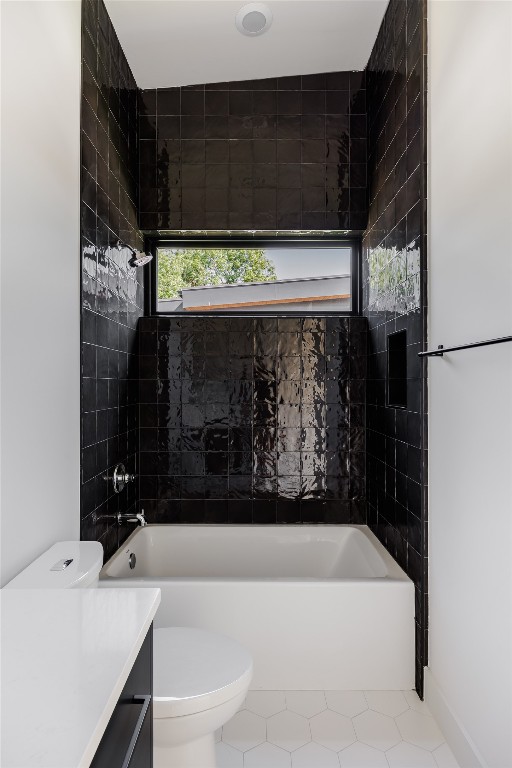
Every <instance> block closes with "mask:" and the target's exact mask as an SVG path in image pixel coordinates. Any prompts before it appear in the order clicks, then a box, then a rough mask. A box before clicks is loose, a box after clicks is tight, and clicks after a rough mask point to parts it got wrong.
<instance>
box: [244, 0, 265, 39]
mask: <svg viewBox="0 0 512 768" xmlns="http://www.w3.org/2000/svg"><path fill="white" fill-rule="evenodd" d="M271 24H272V11H271V10H270V8H269V7H268V6H267V5H265V3H247V5H244V6H243V8H240V10H239V11H238V13H237V15H236V18H235V25H236V28H237V29H238V31H239V32H241V33H242V35H248V36H249V37H255V36H256V35H262V34H263V32H266V31H267V29H268V28H269V27H270V25H271Z"/></svg>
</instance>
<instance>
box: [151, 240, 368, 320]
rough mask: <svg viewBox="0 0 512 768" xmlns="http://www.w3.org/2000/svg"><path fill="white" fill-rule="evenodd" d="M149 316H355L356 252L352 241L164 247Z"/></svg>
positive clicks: (171, 244)
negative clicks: (344, 314)
mask: <svg viewBox="0 0 512 768" xmlns="http://www.w3.org/2000/svg"><path fill="white" fill-rule="evenodd" d="M154 254H155V256H156V258H155V259H154V262H153V264H154V267H153V281H152V282H153V289H152V290H153V297H152V304H153V306H152V311H156V312H160V313H165V314H169V313H174V312H177V313H212V312H216V313H219V312H220V313H236V314H239V313H241V312H251V313H255V312H265V313H275V312H279V313H283V312H292V313H301V314H302V313H313V314H322V313H332V312H353V311H356V310H357V303H358V302H357V282H356V279H357V275H358V263H357V254H358V249H357V246H356V244H355V243H354V242H348V241H343V242H341V241H337V242H334V241H315V242H312V241H308V242H307V243H305V242H304V241H301V242H300V243H299V242H294V241H292V242H290V241H287V242H285V241H278V240H276V241H272V242H270V243H269V242H268V241H267V242H261V241H256V240H250V241H248V240H245V241H226V240H224V241H222V242H219V241H212V240H208V241H205V240H203V241H195V242H191V241H184V242H183V241H180V242H176V241H174V242H163V241H159V242H157V243H156V244H155V246H154Z"/></svg>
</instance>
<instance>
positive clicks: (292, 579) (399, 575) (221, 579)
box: [99, 523, 413, 586]
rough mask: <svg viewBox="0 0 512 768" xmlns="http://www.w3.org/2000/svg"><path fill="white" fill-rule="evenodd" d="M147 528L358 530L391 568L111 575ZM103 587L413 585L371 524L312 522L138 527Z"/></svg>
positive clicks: (104, 570)
mask: <svg viewBox="0 0 512 768" xmlns="http://www.w3.org/2000/svg"><path fill="white" fill-rule="evenodd" d="M147 528H166V529H169V528H176V529H178V530H179V529H185V528H187V529H191V530H194V529H202V530H204V529H205V528H206V529H210V528H211V529H215V530H218V529H238V530H240V531H250V530H264V529H265V530H269V531H275V530H299V531H304V530H309V529H313V530H319V529H320V530H322V529H323V530H325V529H332V530H339V529H340V528H354V529H357V530H360V531H361V533H363V535H364V536H366V538H367V539H368V540H369V542H370V544H371V545H372V546H373V547H374V548H375V549H376V551H377V553H378V554H379V556H380V557H381V558H382V560H383V561H384V564H385V566H386V568H387V574H386V575H385V576H371V577H370V576H353V577H315V576H311V577H305V576H282V577H280V576H269V577H263V576H243V575H240V576H135V575H134V576H129V575H126V576H110V575H108V574H107V569H108V568H109V566H110V565H111V564H112V563H113V562H114V560H115V559H116V558H117V557H119V556H120V555H121V554H122V553H125V552H126V551H127V548H128V550H129V547H130V544H131V542H132V541H133V540H134V539H135V538H136V537H137V536H138V535H140V534H141V533H142V535H144V531H145V530H146V529H147ZM99 578H100V585H101V586H107V585H108V583H109V582H115V583H119V582H123V583H127V582H130V583H131V584H136V583H137V584H141V586H142V585H143V584H147V583H148V581H152V582H157V581H163V582H197V583H201V582H205V581H207V582H208V583H219V584H220V583H229V584H233V583H237V582H241V583H276V582H277V583H279V584H283V583H290V584H304V585H306V584H323V585H329V584H333V585H335V584H336V585H340V584H358V583H361V584H386V583H394V584H397V583H400V582H403V583H405V584H407V585H408V584H413V582H412V579H411V578H410V577H409V576H408V575H407V574H406V573H405V571H404V570H403V569H402V568H401V567H400V565H399V564H398V563H397V561H396V560H395V559H394V557H393V556H392V555H391V554H390V553H389V552H388V550H387V549H386V548H385V547H384V545H383V544H382V543H381V542H380V541H379V539H378V538H377V536H376V535H375V534H374V533H373V532H372V531H371V530H370V528H369V527H368V526H367V525H359V524H352V523H339V524H332V523H312V524H307V523H306V524H300V523H299V524H296V523H295V524H287V523H276V524H267V525H260V524H257V523H247V524H243V525H240V524H236V523H235V524H232V523H148V524H147V525H146V526H138V527H137V528H135V530H134V531H132V533H131V534H130V535H129V536H128V538H127V539H125V541H124V542H123V544H122V545H121V546H120V547H118V549H117V550H116V551H115V552H114V554H113V555H112V556H111V557H110V558H109V559H108V560H107V561H106V562H105V564H104V565H103V567H102V569H101V571H100V577H99Z"/></svg>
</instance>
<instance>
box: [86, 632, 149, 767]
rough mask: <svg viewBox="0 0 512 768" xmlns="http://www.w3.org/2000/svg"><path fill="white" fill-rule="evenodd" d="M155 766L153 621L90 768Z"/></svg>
mask: <svg viewBox="0 0 512 768" xmlns="http://www.w3.org/2000/svg"><path fill="white" fill-rule="evenodd" d="M152 766H153V625H151V627H150V628H149V631H148V633H147V635H146V638H145V640H144V642H143V644H142V647H141V649H140V651H139V655H138V656H137V659H136V660H135V663H134V665H133V667H132V671H131V672H130V676H129V677H128V680H127V681H126V685H125V686H124V688H123V691H122V693H121V696H120V697H119V701H118V702H117V704H116V708H115V710H114V712H113V713H112V717H111V718H110V721H109V724H108V725H107V728H106V730H105V733H104V734H103V738H102V740H101V742H100V744H99V747H98V749H97V751H96V754H95V756H94V759H93V761H92V763H91V768H152Z"/></svg>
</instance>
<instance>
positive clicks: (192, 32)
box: [106, 0, 388, 88]
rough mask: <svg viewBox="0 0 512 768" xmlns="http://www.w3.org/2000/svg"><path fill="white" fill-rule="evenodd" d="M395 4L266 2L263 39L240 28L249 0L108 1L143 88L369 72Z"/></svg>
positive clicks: (374, 0) (368, 0)
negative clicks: (270, 18)
mask: <svg viewBox="0 0 512 768" xmlns="http://www.w3.org/2000/svg"><path fill="white" fill-rule="evenodd" d="M387 4H388V0H267V5H268V6H269V8H270V9H271V11H272V14H273V17H274V20H273V23H272V26H271V27H270V29H269V30H268V31H267V32H265V33H264V34H263V35H260V36H257V37H246V36H244V35H241V34H240V32H238V30H237V29H236V27H235V16H236V13H237V11H238V10H239V9H240V8H241V7H242V6H243V5H245V3H244V0H106V6H107V9H108V12H109V14H110V17H111V19H112V22H113V24H114V27H115V29H116V32H117V34H118V36H119V40H120V42H121V45H122V47H123V50H124V52H125V54H126V57H127V59H128V62H129V64H130V66H131V68H132V72H133V74H134V76H135V80H136V81H137V85H138V86H139V87H140V88H166V87H171V86H177V85H194V84H196V83H216V82H224V81H229V80H253V79H259V78H265V77H283V76H286V75H305V74H315V73H317V72H335V71H346V70H361V69H364V67H365V66H366V63H367V61H368V58H369V55H370V52H371V49H372V46H373V43H374V42H375V39H376V37H377V32H378V30H379V26H380V23H381V21H382V18H383V16H384V13H385V10H386V7H387Z"/></svg>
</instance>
